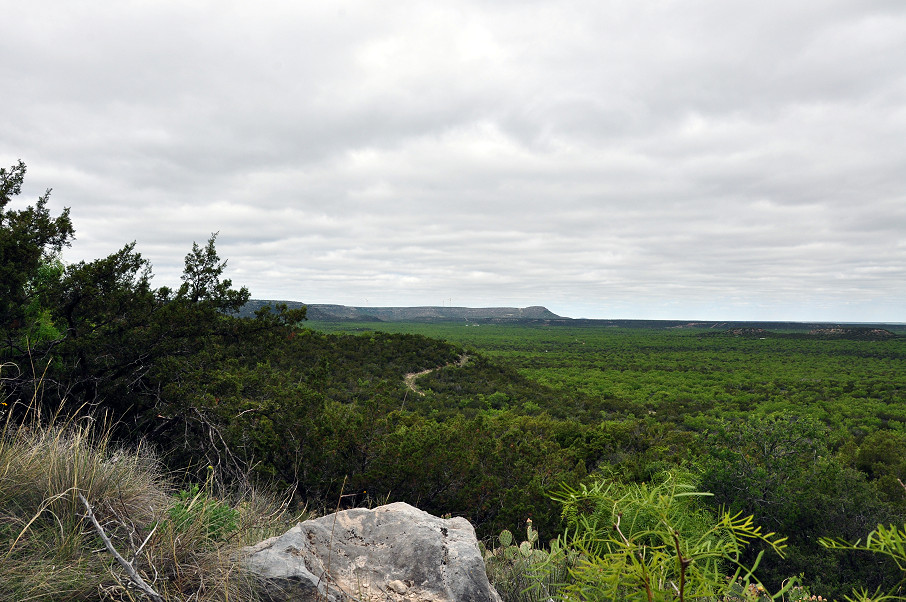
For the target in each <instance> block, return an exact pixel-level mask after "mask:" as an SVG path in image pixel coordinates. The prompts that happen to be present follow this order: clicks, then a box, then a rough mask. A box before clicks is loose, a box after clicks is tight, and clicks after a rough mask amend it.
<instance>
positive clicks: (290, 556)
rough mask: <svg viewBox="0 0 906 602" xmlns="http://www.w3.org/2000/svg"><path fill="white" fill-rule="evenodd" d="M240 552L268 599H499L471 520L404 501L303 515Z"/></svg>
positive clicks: (304, 601)
mask: <svg viewBox="0 0 906 602" xmlns="http://www.w3.org/2000/svg"><path fill="white" fill-rule="evenodd" d="M246 554H247V555H246V558H245V561H244V566H245V568H246V569H247V570H250V571H251V572H253V573H254V574H256V575H257V576H258V577H259V578H260V583H261V587H262V591H263V593H265V594H266V595H267V596H268V597H269V598H270V600H272V601H274V602H277V601H281V602H283V601H290V600H292V601H298V602H307V601H309V600H310V601H312V602H314V601H316V600H319V601H324V600H327V601H329V602H346V601H355V602H359V601H361V602H366V601H369V600H381V601H392V602H404V601H405V602H418V601H428V600H430V601H438V602H443V601H450V602H453V601H458V602H500V597H499V596H498V595H497V592H496V591H495V590H494V588H493V587H492V586H491V585H490V583H489V582H488V578H487V574H486V573H485V565H484V560H483V559H482V557H481V553H480V552H479V550H478V541H477V539H476V538H475V530H474V529H473V528H472V525H471V524H469V522H468V521H467V520H465V519H464V518H451V519H441V518H437V517H435V516H432V515H430V514H428V513H427V512H423V511H421V510H419V509H418V508H414V507H412V506H410V505H408V504H404V503H395V504H388V505H386V506H380V507H378V508H374V509H373V510H369V509H365V508H356V509H353V510H346V511H344V512H339V513H337V514H331V515H329V516H324V517H322V518H318V519H314V520H308V521H305V522H302V523H299V524H298V525H296V526H295V527H293V528H292V529H290V530H289V531H287V532H286V533H284V534H283V535H281V536H279V537H273V538H271V539H268V540H265V541H263V542H261V543H259V544H258V545H256V546H252V547H251V548H247V549H246Z"/></svg>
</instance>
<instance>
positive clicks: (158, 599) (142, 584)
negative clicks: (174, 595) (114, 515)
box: [79, 493, 165, 602]
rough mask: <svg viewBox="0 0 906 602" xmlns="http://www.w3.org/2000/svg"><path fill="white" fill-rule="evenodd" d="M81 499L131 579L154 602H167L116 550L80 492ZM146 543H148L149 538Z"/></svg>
mask: <svg viewBox="0 0 906 602" xmlns="http://www.w3.org/2000/svg"><path fill="white" fill-rule="evenodd" d="M79 499H80V500H82V504H83V505H84V506H85V511H86V512H87V513H88V514H87V516H88V519H89V520H91V524H93V525H94V530H95V531H97V534H98V535H99V536H100V538H101V539H102V540H103V541H104V545H105V546H106V547H107V551H108V552H110V553H111V554H112V555H113V557H114V558H115V559H116V561H117V563H119V565H120V566H121V567H123V570H124V571H126V574H127V575H128V576H129V580H130V581H131V582H132V583H133V584H134V585H135V587H137V588H138V589H140V590H141V591H142V592H143V593H144V594H145V595H146V596H148V597H150V598H151V599H152V600H154V602H165V600H164V598H163V596H161V595H160V594H158V593H157V592H156V591H154V588H152V587H151V586H150V585H148V583H147V582H146V581H145V580H144V579H142V576H141V575H139V574H138V572H137V571H136V570H135V567H134V566H132V563H130V562H127V561H126V559H125V558H123V557H122V556H120V553H119V552H117V551H116V548H115V547H113V542H112V541H110V538H109V537H107V534H106V533H105V532H104V527H102V526H101V523H99V522H98V519H97V518H95V516H94V511H92V509H91V504H89V503H88V500H86V499H85V496H84V495H82V494H81V493H80V494H79ZM149 537H150V536H149ZM145 543H147V540H146V542H145ZM144 545H145V544H144V543H143V544H142V546H144Z"/></svg>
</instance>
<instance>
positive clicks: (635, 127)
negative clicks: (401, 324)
mask: <svg viewBox="0 0 906 602" xmlns="http://www.w3.org/2000/svg"><path fill="white" fill-rule="evenodd" d="M4 12H5V18H4V19H3V21H2V22H0V53H2V55H3V56H4V57H7V60H5V61H3V62H2V64H0V75H2V78H3V81H4V82H6V85H5V86H4V94H3V95H0V120H2V121H0V124H2V128H0V160H2V163H3V164H7V165H8V164H12V163H13V162H14V161H15V160H16V159H18V158H22V159H23V160H25V161H26V163H27V164H28V166H29V176H28V179H27V184H28V187H29V188H28V196H27V197H26V198H27V199H29V200H33V199H34V197H35V196H37V194H39V193H40V192H41V191H43V189H44V188H46V187H53V188H54V189H55V192H54V197H53V199H54V202H55V203H57V206H58V207H61V206H63V205H66V206H71V207H72V215H73V218H74V220H75V225H76V230H77V237H78V239H77V241H76V242H75V244H74V245H73V247H72V249H70V251H69V253H68V254H67V256H66V258H67V259H69V260H78V259H90V258H94V257H98V256H101V255H104V254H107V253H109V252H112V251H113V250H115V249H116V248H118V247H120V246H122V244H124V243H126V242H128V241H131V240H136V241H137V242H138V248H139V250H140V251H142V253H143V254H144V255H145V256H146V257H148V258H149V259H150V260H151V261H152V263H153V264H154V266H155V273H156V274H157V279H158V281H159V284H170V285H172V284H174V283H176V282H178V275H179V273H180V271H181V264H182V258H183V256H184V255H185V253H186V252H187V251H188V249H189V248H190V247H191V243H192V241H199V242H202V241H204V240H205V239H206V238H207V237H208V235H209V234H210V233H211V232H214V231H218V232H219V233H220V235H219V238H218V241H219V243H218V248H219V250H220V253H221V255H222V256H224V257H227V258H229V266H230V276H231V277H232V278H233V280H234V282H237V283H242V284H245V285H247V286H248V287H249V288H250V290H251V291H252V294H253V295H254V296H255V297H258V298H282V299H294V300H303V301H307V302H321V303H343V304H350V305H365V304H371V305H426V304H427V305H440V304H442V303H450V300H451V299H452V303H453V304H454V305H467V306H486V305H520V306H524V305H546V306H547V307H549V308H550V309H551V310H553V311H555V312H557V313H560V314H563V315H570V316H574V317H580V316H584V317H602V318H678V319H681V318H690V319H777V320H786V319H788V320H840V321H906V315H904V307H906V304H904V301H906V169H904V168H906V165H904V163H906V64H904V62H903V57H904V56H906V4H903V3H902V2H900V1H899V0H891V1H881V0H877V1H866V2H859V3H855V2H850V1H842V0H840V1H837V0H822V1H820V2H819V1H817V0H803V1H801V2H797V3H793V4H790V3H789V2H779V1H774V0H767V1H765V2H761V3H758V4H757V5H753V4H752V3H748V2H740V1H735V0H732V1H727V2H721V3H714V2H704V1H691V2H682V3H680V2H671V1H664V2H660V1H658V2H626V1H617V0H611V1H604V2H602V1H594V2H591V1H588V2H583V1H574V2H569V1H567V2H540V1H539V2H494V3H488V2H482V1H479V0H475V1H473V2H464V1H457V2H435V3H427V4H426V3H423V2H397V3H389V5H388V3H380V4H378V3H370V2H343V1H340V2H333V3H313V2H300V3H283V2H259V3H254V4H252V3H243V2H202V1H193V2H170V1H165V0H155V1H154V2H150V1H148V2H144V1H131V2H129V1H126V2H121V3H116V4H115V5H110V4H109V3H101V2H93V1H88V2H80V3H74V2H64V1H62V0H61V1H58V2H53V1H48V2H44V1H42V0H35V1H34V2H30V3H18V5H16V6H11V7H9V8H8V9H5V11H4Z"/></svg>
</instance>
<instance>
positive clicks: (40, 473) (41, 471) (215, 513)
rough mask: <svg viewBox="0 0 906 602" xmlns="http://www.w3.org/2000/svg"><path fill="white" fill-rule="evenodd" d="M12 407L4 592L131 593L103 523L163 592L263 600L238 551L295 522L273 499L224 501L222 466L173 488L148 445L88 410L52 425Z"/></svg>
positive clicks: (5, 450)
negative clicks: (114, 433) (195, 482)
mask: <svg viewBox="0 0 906 602" xmlns="http://www.w3.org/2000/svg"><path fill="white" fill-rule="evenodd" d="M14 405H15V404H14ZM4 407H5V408H9V406H4ZM15 409H17V410H20V411H21V413H22V414H23V415H24V416H18V417H16V418H19V420H18V421H16V420H14V419H13V417H11V416H10V414H9V413H7V415H6V423H5V425H4V426H3V428H2V430H0V560H2V561H0V599H2V600H61V599H66V600H121V599H127V598H130V596H134V594H132V593H130V591H129V590H130V588H131V587H132V586H133V585H134V581H135V580H134V579H132V578H131V577H130V576H129V574H128V571H127V570H125V568H124V567H123V566H122V565H121V564H118V563H115V562H114V560H113V558H112V556H111V555H110V553H108V551H107V549H105V544H104V543H103V542H102V535H101V531H103V537H107V538H108V539H109V541H110V543H111V545H112V546H113V547H114V549H116V550H118V552H119V553H120V554H121V555H122V556H123V557H124V558H125V559H127V560H128V561H129V562H130V563H131V567H132V568H133V569H134V571H135V573H136V574H137V575H139V576H140V577H141V578H142V579H144V580H145V581H146V582H147V583H148V584H149V585H150V587H151V588H153V589H154V590H156V592H157V593H159V594H160V595H161V596H162V597H163V598H164V599H192V600H199V601H208V600H227V599H241V600H254V599H255V592H254V588H253V584H252V581H251V579H249V577H248V576H247V575H245V574H243V573H242V572H241V571H239V570H238V567H237V558H238V554H237V552H238V550H239V548H240V547H241V546H242V545H245V544H247V543H252V542H254V541H258V540H260V539H261V538H263V537H267V536H270V535H273V534H275V533H276V532H279V531H282V530H285V528H286V527H287V526H288V524H289V522H290V521H287V520H286V517H285V515H284V513H283V511H282V510H281V509H280V508H279V506H278V505H277V504H275V503H274V502H273V501H272V500H268V499H267V498H266V496H260V495H259V494H257V493H255V492H253V491H248V492H243V493H242V495H241V496H240V497H239V498H237V499H236V500H235V502H234V503H228V502H227V501H225V500H222V499H218V498H216V497H215V496H214V494H213V490H214V489H215V487H214V478H213V475H212V477H211V479H210V480H209V482H208V483H206V484H205V487H204V488H203V489H201V488H199V487H198V486H193V487H189V488H187V489H184V490H182V491H180V492H178V493H176V494H175V495H171V494H170V491H171V484H170V480H169V479H168V478H167V476H166V475H165V473H164V472H163V471H162V469H161V467H160V464H159V463H158V461H157V459H156V458H155V457H154V456H153V455H152V454H151V453H150V451H149V450H148V449H147V448H146V447H138V448H135V449H131V450H129V449H124V448H118V447H115V446H113V445H112V444H111V443H110V438H109V431H106V430H103V429H100V430H99V429H98V428H96V427H94V426H93V422H92V421H90V420H89V419H87V418H83V419H80V420H78V421H75V420H73V421H63V420H59V421H56V422H51V423H46V422H44V421H42V419H41V416H40V415H37V413H36V412H35V411H34V405H31V406H30V407H24V406H23V405H21V404H19V405H17V406H16V408H15ZM82 500H84V503H85V504H87V507H88V508H90V514H92V515H93V516H94V517H95V518H96V519H97V521H98V525H99V527H95V526H93V524H92V523H91V522H89V520H87V518H89V517H87V516H86V506H85V505H83V502H82Z"/></svg>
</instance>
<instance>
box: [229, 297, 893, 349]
mask: <svg viewBox="0 0 906 602" xmlns="http://www.w3.org/2000/svg"><path fill="white" fill-rule="evenodd" d="M278 303H285V304H286V306H287V307H289V308H290V309H295V308H299V307H307V308H308V319H309V320H311V321H313V322H474V323H485V324H494V323H506V324H511V323H521V324H527V325H528V324H534V325H541V326H570V327H572V328H583V327H590V328H602V327H611V328H646V329H693V330H708V331H711V332H712V333H714V334H718V333H726V334H730V335H742V336H753V335H755V334H757V335H758V336H759V337H760V336H763V335H764V334H765V333H763V332H760V331H764V330H771V331H780V332H788V333H789V332H798V333H804V334H807V335H808V336H816V337H822V338H856V339H871V340H882V339H884V338H887V337H890V336H902V335H903V334H906V323H880V322H878V323H872V322H863V323H851V322H850V323H848V322H784V321H725V320H695V321H690V320H626V319H615V320H607V319H590V318H567V317H564V316H558V315H557V314H555V313H553V312H552V311H550V310H549V309H547V308H546V307H541V306H539V305H534V306H531V307H436V306H422V307H352V306H349V305H331V304H326V303H302V302H300V301H274V300H265V299H252V300H250V301H249V302H248V303H246V304H245V306H243V308H242V309H241V310H239V315H240V316H242V317H252V316H254V315H255V311H257V310H258V309H260V308H261V307H263V306H265V305H271V306H273V305H277V304H278ZM739 329H742V330H739ZM879 329H884V330H885V331H886V332H882V331H881V330H879ZM750 331H751V332H750ZM768 334H769V335H771V334H777V333H776V332H775V333H768Z"/></svg>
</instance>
